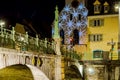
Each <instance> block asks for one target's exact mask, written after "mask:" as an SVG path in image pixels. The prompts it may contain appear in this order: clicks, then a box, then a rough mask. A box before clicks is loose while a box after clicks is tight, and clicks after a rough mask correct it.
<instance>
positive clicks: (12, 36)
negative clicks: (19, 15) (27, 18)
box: [0, 27, 55, 54]
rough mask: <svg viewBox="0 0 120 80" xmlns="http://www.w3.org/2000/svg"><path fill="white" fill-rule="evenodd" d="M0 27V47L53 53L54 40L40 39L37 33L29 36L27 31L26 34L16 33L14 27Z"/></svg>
mask: <svg viewBox="0 0 120 80" xmlns="http://www.w3.org/2000/svg"><path fill="white" fill-rule="evenodd" d="M0 28H1V29H0V47H4V48H11V49H16V50H20V51H32V52H42V53H48V54H55V51H54V50H55V42H48V40H47V39H46V38H45V39H44V40H42V39H41V40H40V39H39V38H38V35H36V37H31V36H29V35H28V33H27V32H26V34H21V33H17V32H15V30H14V27H12V30H8V29H5V28H2V27H0Z"/></svg>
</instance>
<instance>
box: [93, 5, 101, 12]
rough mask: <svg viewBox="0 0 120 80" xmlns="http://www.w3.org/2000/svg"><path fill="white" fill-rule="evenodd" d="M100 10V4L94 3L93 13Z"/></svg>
mask: <svg viewBox="0 0 120 80" xmlns="http://www.w3.org/2000/svg"><path fill="white" fill-rule="evenodd" d="M100 10H101V6H100V5H95V6H94V13H95V14H98V13H100Z"/></svg>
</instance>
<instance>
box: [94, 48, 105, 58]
mask: <svg viewBox="0 0 120 80" xmlns="http://www.w3.org/2000/svg"><path fill="white" fill-rule="evenodd" d="M102 57H103V51H101V50H96V51H93V58H102Z"/></svg>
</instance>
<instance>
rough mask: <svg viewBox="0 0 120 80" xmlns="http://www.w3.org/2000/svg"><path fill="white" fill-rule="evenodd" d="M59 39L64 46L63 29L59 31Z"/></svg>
mask: <svg viewBox="0 0 120 80" xmlns="http://www.w3.org/2000/svg"><path fill="white" fill-rule="evenodd" d="M60 37H61V38H62V41H61V43H62V44H64V31H63V29H62V30H60Z"/></svg>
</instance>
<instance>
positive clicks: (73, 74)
mask: <svg viewBox="0 0 120 80" xmlns="http://www.w3.org/2000/svg"><path fill="white" fill-rule="evenodd" d="M65 78H66V79H72V80H74V79H75V80H76V79H79V80H82V76H81V74H80V72H79V70H78V68H77V67H76V66H75V65H71V66H68V67H67V69H66V71H65Z"/></svg>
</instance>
